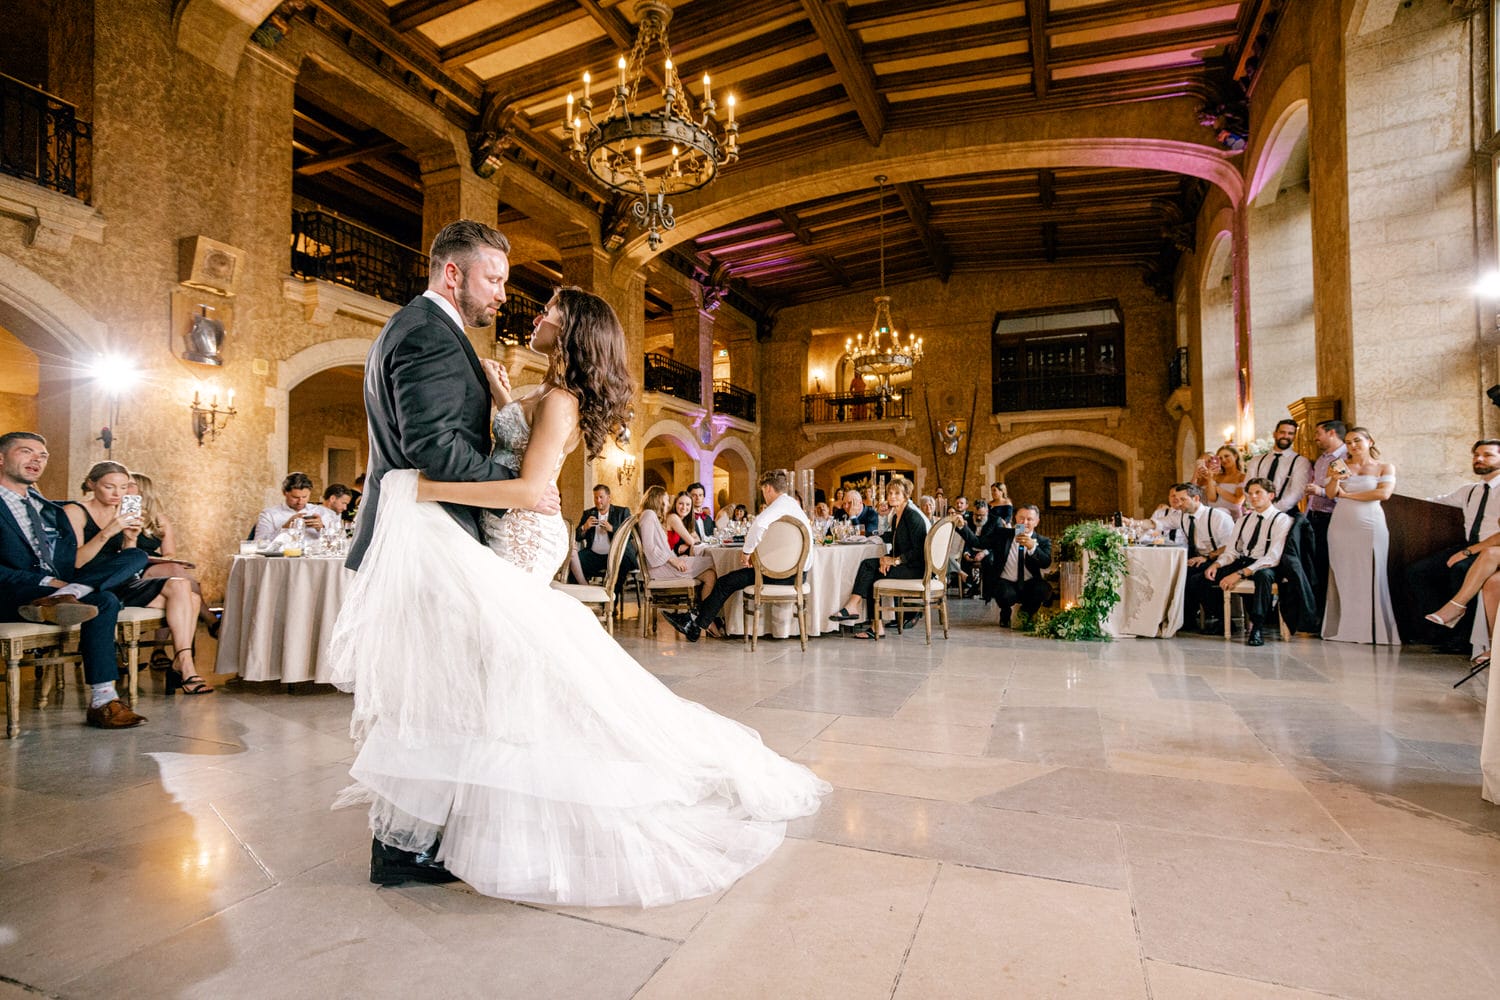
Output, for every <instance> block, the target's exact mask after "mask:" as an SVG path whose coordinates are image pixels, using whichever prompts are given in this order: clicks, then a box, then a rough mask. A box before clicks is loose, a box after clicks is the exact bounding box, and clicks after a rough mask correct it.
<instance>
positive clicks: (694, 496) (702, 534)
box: [683, 483, 714, 543]
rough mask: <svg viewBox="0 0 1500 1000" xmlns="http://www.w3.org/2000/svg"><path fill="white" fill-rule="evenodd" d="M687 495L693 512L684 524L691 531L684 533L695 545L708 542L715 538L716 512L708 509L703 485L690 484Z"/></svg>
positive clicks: (684, 520) (685, 519)
mask: <svg viewBox="0 0 1500 1000" xmlns="http://www.w3.org/2000/svg"><path fill="white" fill-rule="evenodd" d="M687 494H688V497H689V498H690V500H691V501H692V510H691V512H690V513H689V515H688V516H687V517H686V518H684V519H683V523H684V524H685V525H687V527H688V529H689V530H688V531H687V532H684V535H691V536H692V537H691V538H690V539H689V541H691V542H693V543H697V542H706V541H708V540H709V539H710V538H712V537H714V512H713V511H711V510H709V509H708V503H707V502H706V500H705V498H706V497H707V495H708V494H707V492H706V491H705V490H704V489H703V484H702V483H690V484H689V485H688V488H687Z"/></svg>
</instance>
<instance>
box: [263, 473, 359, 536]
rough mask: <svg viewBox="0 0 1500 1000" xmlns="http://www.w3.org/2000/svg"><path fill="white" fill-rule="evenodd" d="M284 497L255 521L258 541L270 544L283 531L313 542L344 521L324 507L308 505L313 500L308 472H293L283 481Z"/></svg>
mask: <svg viewBox="0 0 1500 1000" xmlns="http://www.w3.org/2000/svg"><path fill="white" fill-rule="evenodd" d="M281 495H282V497H283V498H284V501H285V502H283V503H279V504H277V505H276V506H274V507H267V508H266V509H265V510H263V511H261V512H260V516H259V517H258V518H256V519H255V534H254V536H253V537H254V539H255V540H256V541H257V542H269V541H270V540H271V539H273V538H275V537H276V536H277V535H279V534H281V533H282V532H283V531H287V532H291V534H292V537H294V538H301V539H302V540H303V541H311V540H313V539H315V538H318V537H320V536H321V535H322V534H323V532H324V531H331V530H333V529H334V528H337V527H338V526H339V522H340V520H341V518H340V517H339V515H338V514H335V513H334V512H333V511H331V510H329V509H328V508H327V507H324V506H323V505H322V504H316V503H308V501H309V500H310V499H312V480H311V479H309V478H308V477H307V473H305V472H293V473H292V474H291V475H289V476H287V477H286V478H285V479H283V480H282V481H281ZM299 528H300V530H301V534H300V535H299V534H298V529H299Z"/></svg>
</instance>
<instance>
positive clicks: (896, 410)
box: [802, 392, 911, 424]
mask: <svg viewBox="0 0 1500 1000" xmlns="http://www.w3.org/2000/svg"><path fill="white" fill-rule="evenodd" d="M909 395H910V393H901V394H899V395H893V396H882V395H880V394H879V393H870V392H844V393H835V392H819V393H812V394H811V395H807V396H803V397H802V421H803V423H808V424H833V423H838V424H842V423H857V422H859V421H861V420H898V419H902V418H905V417H909V416H911V413H910V411H909V410H908V408H907V396H909Z"/></svg>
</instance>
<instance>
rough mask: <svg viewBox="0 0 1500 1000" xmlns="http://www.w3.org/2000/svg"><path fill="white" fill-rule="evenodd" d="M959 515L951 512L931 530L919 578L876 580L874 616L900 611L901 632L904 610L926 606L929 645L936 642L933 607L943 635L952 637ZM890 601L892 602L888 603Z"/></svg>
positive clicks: (898, 628) (923, 613) (898, 615)
mask: <svg viewBox="0 0 1500 1000" xmlns="http://www.w3.org/2000/svg"><path fill="white" fill-rule="evenodd" d="M956 521H957V519H956V515H953V514H950V515H948V516H947V517H944V518H942V519H940V520H939V521H938V522H937V523H936V524H934V525H933V526H932V527H931V528H928V529H927V539H926V541H925V542H923V544H922V551H923V552H924V553H925V555H926V561H927V565H926V567H925V568H924V570H923V572H922V576H921V578H920V579H917V580H891V579H884V578H882V579H880V580H876V581H875V610H874V614H873V615H872V618H873V617H875V616H878V615H880V614H882V613H883V612H884V611H885V610H886V608H887V607H889V608H890V610H892V611H894V612H895V613H896V631H897V632H900V631H901V616H902V613H903V612H906V611H915V610H916V609H918V608H921V609H922V625H923V626H924V627H925V628H926V630H927V644H928V645H929V646H930V645H932V609H933V608H934V607H936V608H937V609H938V615H939V620H940V621H941V622H942V625H943V638H944V639H946V638H948V581H947V576H948V546H949V544H950V543H951V542H952V540H953V535H954V532H955V531H956V530H957V528H956ZM887 602H889V603H887Z"/></svg>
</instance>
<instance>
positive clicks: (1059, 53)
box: [1051, 23, 1235, 68]
mask: <svg viewBox="0 0 1500 1000" xmlns="http://www.w3.org/2000/svg"><path fill="white" fill-rule="evenodd" d="M1234 41H1235V34H1234V25H1233V24H1229V23H1225V24H1205V25H1200V26H1198V27H1194V28H1182V29H1180V30H1178V31H1160V32H1156V33H1154V34H1149V35H1132V36H1129V37H1126V38H1107V39H1104V40H1103V41H1098V42H1088V43H1086V44H1083V45H1069V46H1066V47H1063V48H1059V49H1057V50H1055V51H1054V52H1053V53H1052V56H1051V61H1052V65H1053V67H1054V68H1055V67H1061V66H1087V65H1089V64H1091V63H1100V62H1108V61H1110V60H1113V59H1132V58H1136V57H1139V56H1151V55H1162V54H1165V53H1168V52H1183V51H1197V50H1201V49H1209V48H1213V47H1214V46H1216V45H1230V44H1232V43H1233V42H1234ZM1201 62H1202V60H1201V59H1199V58H1198V57H1196V56H1194V57H1192V58H1191V59H1189V60H1187V61H1186V64H1196V63H1201Z"/></svg>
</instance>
